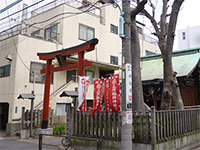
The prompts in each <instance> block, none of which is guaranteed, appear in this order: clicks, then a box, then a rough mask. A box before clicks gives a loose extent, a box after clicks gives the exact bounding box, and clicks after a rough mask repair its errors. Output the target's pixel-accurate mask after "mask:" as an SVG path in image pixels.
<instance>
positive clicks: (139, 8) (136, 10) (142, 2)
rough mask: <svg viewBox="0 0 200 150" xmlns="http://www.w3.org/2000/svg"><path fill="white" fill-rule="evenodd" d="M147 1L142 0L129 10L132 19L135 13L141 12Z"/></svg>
mask: <svg viewBox="0 0 200 150" xmlns="http://www.w3.org/2000/svg"><path fill="white" fill-rule="evenodd" d="M146 3H147V0H142V1H141V2H139V3H138V5H137V7H136V8H135V9H133V10H132V11H131V18H132V19H134V18H135V17H136V15H137V14H139V13H140V12H142V10H143V9H144V5H145V4H146Z"/></svg>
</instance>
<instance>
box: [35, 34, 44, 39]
mask: <svg viewBox="0 0 200 150" xmlns="http://www.w3.org/2000/svg"><path fill="white" fill-rule="evenodd" d="M35 38H38V39H43V36H41V35H39V34H36V35H35Z"/></svg>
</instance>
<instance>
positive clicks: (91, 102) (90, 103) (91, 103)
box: [87, 99, 93, 108]
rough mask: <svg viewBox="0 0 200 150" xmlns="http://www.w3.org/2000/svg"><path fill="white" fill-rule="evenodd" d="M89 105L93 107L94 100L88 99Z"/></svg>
mask: <svg viewBox="0 0 200 150" xmlns="http://www.w3.org/2000/svg"><path fill="white" fill-rule="evenodd" d="M88 107H90V108H93V100H89V99H87V108H88Z"/></svg>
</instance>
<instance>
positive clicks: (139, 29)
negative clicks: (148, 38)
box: [137, 26, 143, 34]
mask: <svg viewBox="0 0 200 150" xmlns="http://www.w3.org/2000/svg"><path fill="white" fill-rule="evenodd" d="M137 31H138V33H140V34H142V33H143V31H142V28H141V27H138V26H137Z"/></svg>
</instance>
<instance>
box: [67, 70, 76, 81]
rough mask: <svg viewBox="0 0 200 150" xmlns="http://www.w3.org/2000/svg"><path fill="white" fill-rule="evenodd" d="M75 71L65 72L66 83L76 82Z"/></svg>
mask: <svg viewBox="0 0 200 150" xmlns="http://www.w3.org/2000/svg"><path fill="white" fill-rule="evenodd" d="M76 74H77V71H76V70H68V71H67V82H70V81H71V80H72V81H74V82H77V75H76Z"/></svg>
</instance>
